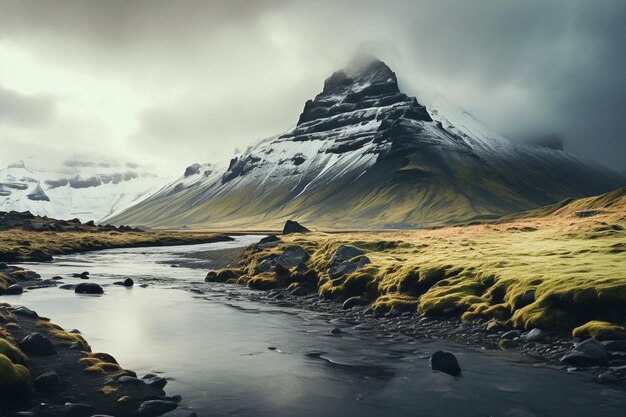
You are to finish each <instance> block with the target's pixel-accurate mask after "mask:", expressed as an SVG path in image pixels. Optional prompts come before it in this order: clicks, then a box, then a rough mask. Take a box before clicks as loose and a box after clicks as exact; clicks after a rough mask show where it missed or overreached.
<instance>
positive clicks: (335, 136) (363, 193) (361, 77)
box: [35, 58, 625, 229]
mask: <svg viewBox="0 0 626 417" xmlns="http://www.w3.org/2000/svg"><path fill="white" fill-rule="evenodd" d="M624 183H625V180H624V177H623V176H621V174H617V173H614V172H612V171H609V170H607V169H605V168H603V167H599V166H591V165H588V164H585V163H583V162H581V161H580V160H579V159H577V158H576V157H575V156H574V155H572V154H570V153H567V152H565V151H563V150H562V149H561V146H560V144H559V143H556V142H554V141H551V142H549V143H547V144H546V143H536V144H525V143H521V142H515V141H511V140H508V139H506V138H503V137H501V136H499V135H497V134H495V133H493V132H491V131H489V129H487V128H485V127H484V126H482V125H481V124H480V123H479V122H477V121H476V120H475V119H474V118H473V117H472V116H471V115H470V114H468V113H467V112H464V111H462V110H458V109H455V108H454V107H450V106H441V105H432V104H421V103H419V102H418V101H417V100H416V99H415V98H414V97H409V96H407V95H406V94H404V93H402V92H401V91H400V90H399V88H398V83H397V79H396V74H395V73H394V72H393V71H392V70H391V69H390V68H389V67H388V66H387V65H386V64H385V63H383V62H382V61H380V60H378V59H373V58H372V59H368V60H355V61H353V62H352V63H351V64H350V65H348V66H347V67H346V68H344V69H342V70H340V71H337V72H335V73H334V74H332V75H331V76H330V77H329V78H328V79H327V80H326V81H325V83H324V87H323V90H322V92H321V93H320V94H318V95H317V96H316V97H315V98H314V99H312V100H308V101H307V102H306V103H305V105H304V110H303V111H302V113H301V115H300V118H299V120H298V122H297V124H296V126H295V127H294V128H292V129H290V130H288V131H287V132H285V133H283V134H280V135H277V136H274V137H270V138H268V139H265V140H263V141H261V142H259V143H257V144H256V145H254V146H251V147H249V148H248V149H247V150H246V151H244V152H243V153H241V154H239V155H237V156H236V157H235V158H233V159H232V160H231V161H230V164H229V165H228V166H224V167H219V166H215V165H211V164H205V165H200V164H195V165H192V166H190V167H188V168H187V170H186V172H185V174H184V176H182V177H181V178H179V179H177V180H176V181H174V182H172V183H170V184H169V185H167V186H165V187H164V188H162V189H161V190H160V191H159V192H157V193H155V194H153V195H151V196H150V197H148V198H145V199H143V200H142V201H140V202H138V203H136V204H134V205H133V206H132V207H130V208H128V209H126V210H123V211H122V212H121V213H118V214H115V215H113V216H110V217H107V218H106V219H105V220H106V221H110V222H112V223H114V224H132V225H144V226H150V227H189V228H196V227H209V228H210V227H220V228H227V227H236V228H242V227H243V228H257V227H275V226H278V225H280V224H281V223H282V222H284V221H285V220H286V219H289V218H296V219H298V220H300V221H304V222H306V223H308V224H313V225H317V226H321V227H326V228H366V229H372V228H405V227H408V228H410V227H420V226H431V225H440V224H448V223H454V222H459V221H471V220H475V219H481V218H490V217H495V216H501V215H504V214H508V213H512V212H516V211H521V210H527V209H531V208H535V207H538V206H540V205H545V204H550V203H554V202H556V201H559V200H562V199H564V198H566V197H583V196H589V195H594V194H600V193H603V192H606V191H609V190H611V189H615V188H617V187H620V186H622V185H624ZM35 194H37V193H35Z"/></svg>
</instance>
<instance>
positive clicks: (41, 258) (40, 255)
mask: <svg viewBox="0 0 626 417" xmlns="http://www.w3.org/2000/svg"><path fill="white" fill-rule="evenodd" d="M28 256H29V257H30V259H31V260H32V261H34V262H50V261H51V260H52V255H50V254H49V253H45V252H43V251H40V250H39V249H35V250H33V251H32V252H31V253H30V254H29V255H28Z"/></svg>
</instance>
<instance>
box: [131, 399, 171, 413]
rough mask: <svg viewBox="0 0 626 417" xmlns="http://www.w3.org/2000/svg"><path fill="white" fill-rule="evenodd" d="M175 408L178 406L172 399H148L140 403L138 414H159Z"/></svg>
mask: <svg viewBox="0 0 626 417" xmlns="http://www.w3.org/2000/svg"><path fill="white" fill-rule="evenodd" d="M176 408H178V403H176V402H174V401H164V400H149V401H144V402H142V403H141V405H140V406H139V412H138V415H139V416H141V417H153V416H160V415H162V414H165V413H167V412H168V411H173V410H175V409H176Z"/></svg>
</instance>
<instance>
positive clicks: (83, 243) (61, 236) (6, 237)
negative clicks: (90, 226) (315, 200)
mask: <svg viewBox="0 0 626 417" xmlns="http://www.w3.org/2000/svg"><path fill="white" fill-rule="evenodd" d="M226 239H228V237H227V236H226V235H223V234H219V233H212V232H198V231H189V232H187V231H185V232H172V231H154V232H152V231H151V232H134V231H125V232H122V231H98V230H97V229H94V231H81V232H28V231H24V230H21V229H11V230H5V231H0V261H5V262H19V261H29V260H37V259H33V257H32V254H33V252H35V251H41V252H43V253H45V254H49V255H62V254H68V253H74V252H84V251H92V250H100V249H110V248H122V247H135V246H159V245H184V244H194V243H208V242H214V241H220V240H226ZM1 282H2V278H1V277H0V283H1Z"/></svg>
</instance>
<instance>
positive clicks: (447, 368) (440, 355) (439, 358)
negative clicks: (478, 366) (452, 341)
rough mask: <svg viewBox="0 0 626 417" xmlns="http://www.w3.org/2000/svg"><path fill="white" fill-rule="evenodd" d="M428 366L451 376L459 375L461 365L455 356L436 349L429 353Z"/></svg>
mask: <svg viewBox="0 0 626 417" xmlns="http://www.w3.org/2000/svg"><path fill="white" fill-rule="evenodd" d="M430 368H431V369H432V370H433V371H440V372H443V373H446V374H448V375H452V376H459V375H461V367H460V366H459V362H458V361H457V359H456V357H455V356H454V355H453V354H452V353H450V352H443V351H441V350H438V351H437V352H435V353H433V354H432V355H430Z"/></svg>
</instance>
